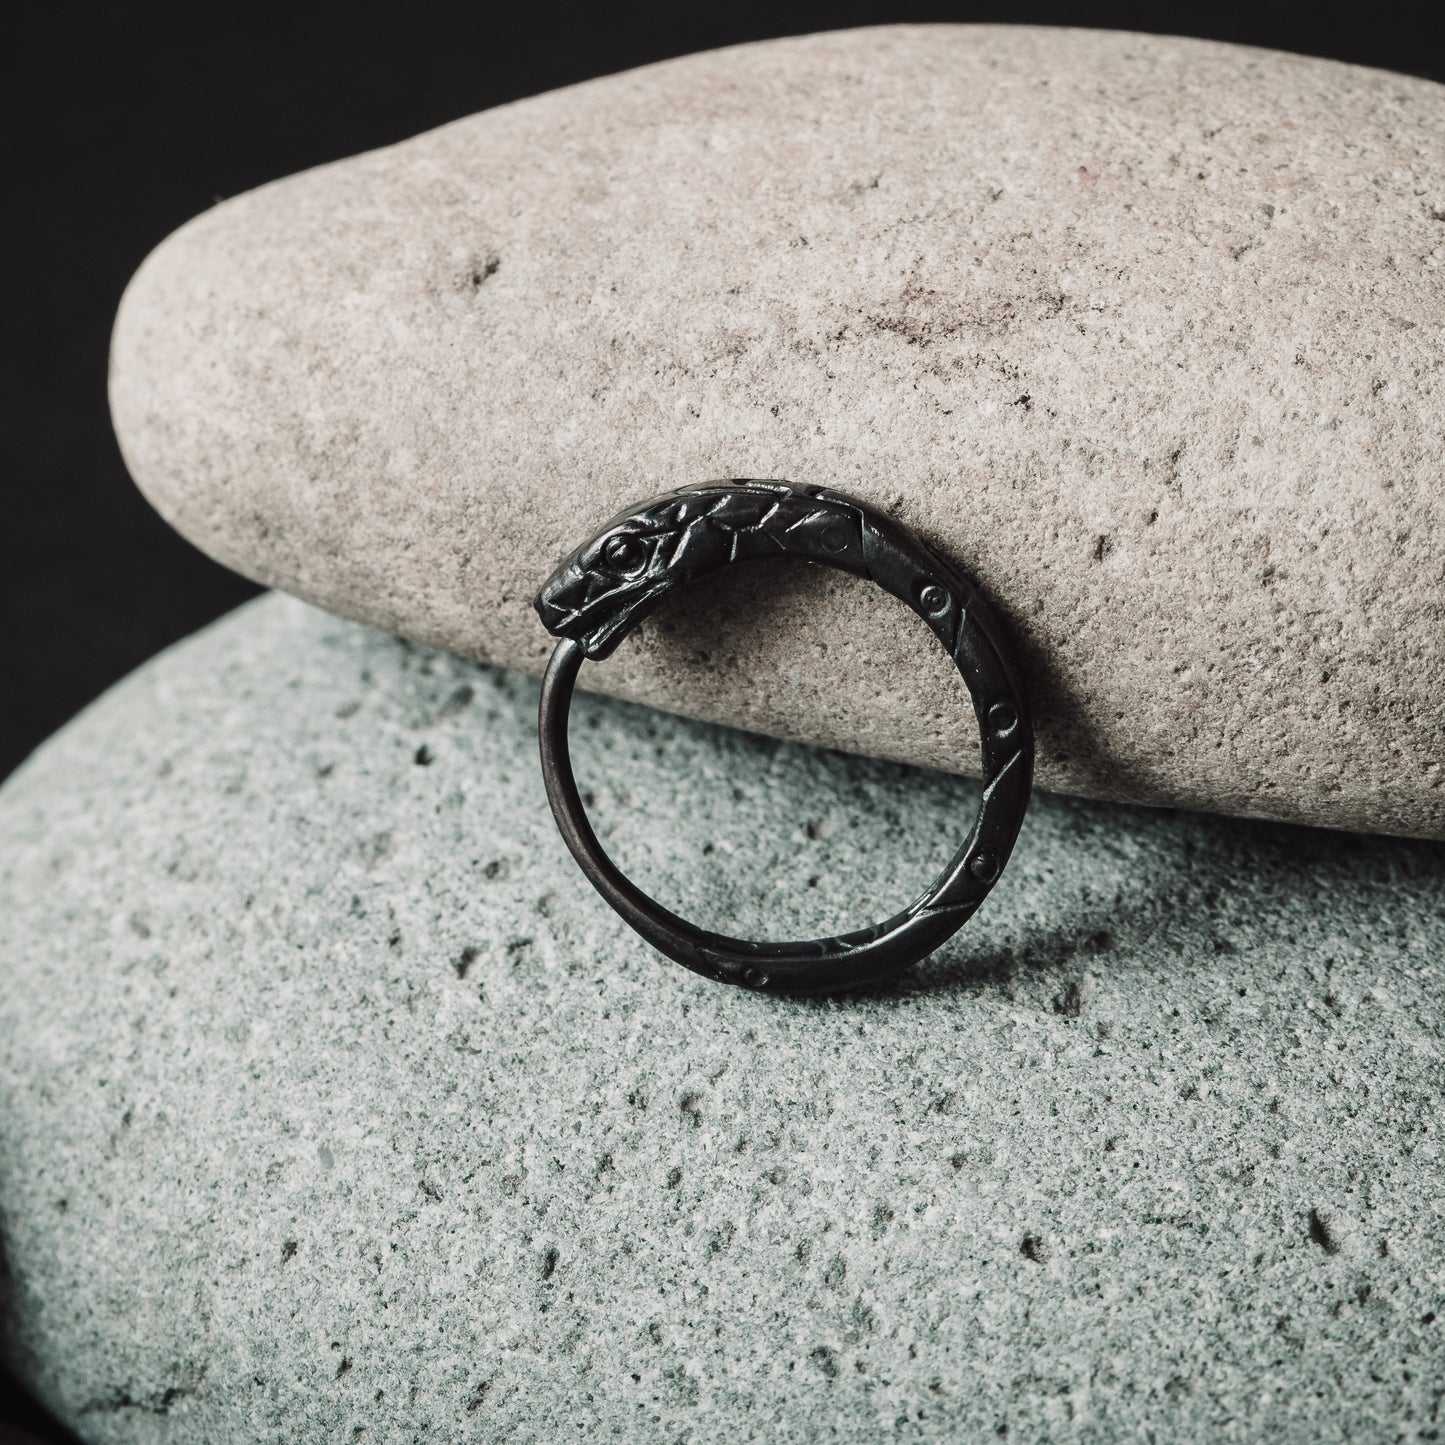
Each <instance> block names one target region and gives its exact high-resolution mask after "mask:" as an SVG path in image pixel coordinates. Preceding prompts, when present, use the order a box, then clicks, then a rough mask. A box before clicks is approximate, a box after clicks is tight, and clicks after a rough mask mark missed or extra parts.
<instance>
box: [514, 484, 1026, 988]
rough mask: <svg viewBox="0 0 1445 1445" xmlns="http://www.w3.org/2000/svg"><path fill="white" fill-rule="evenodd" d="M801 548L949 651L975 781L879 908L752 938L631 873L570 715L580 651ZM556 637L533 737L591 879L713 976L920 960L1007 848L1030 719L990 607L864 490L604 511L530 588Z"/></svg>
mask: <svg viewBox="0 0 1445 1445" xmlns="http://www.w3.org/2000/svg"><path fill="white" fill-rule="evenodd" d="M786 557H794V558H801V559H803V560H805V561H809V562H819V563H822V564H824V565H826V566H830V567H838V568H841V569H842V570H843V571H845V572H852V573H855V574H857V575H858V576H861V577H867V578H870V579H871V580H872V581H874V582H876V583H877V584H878V585H879V586H880V587H882V588H883V589H884V590H885V591H887V592H891V593H892V594H893V596H895V597H897V598H899V599H901V600H902V601H903V602H905V603H907V604H908V606H909V607H911V608H912V609H913V610H914V611H915V612H916V613H917V614H918V615H919V616H920V617H921V618H923V620H924V621H925V622H926V623H927V624H928V626H929V627H930V628H932V630H933V632H934V635H935V636H936V637H937V638H938V640H939V641H940V642H941V643H942V644H943V646H944V648H945V649H946V650H947V652H948V654H949V655H950V656H951V657H952V658H953V660H954V663H955V664H956V665H957V667H958V670H959V672H960V673H961V674H962V676H963V680H964V683H965V685H966V686H967V688H968V691H969V695H970V697H971V698H972V700H973V709H974V713H975V715H976V717H977V719H978V727H979V736H980V741H981V753H982V763H983V794H982V801H981V803H980V806H979V811H978V816H977V818H976V819H975V820H974V824H973V828H972V830H971V831H970V833H969V835H968V838H967V841H966V842H965V843H964V845H963V846H962V847H961V848H960V849H959V850H958V852H957V853H956V854H955V855H954V857H953V858H952V860H951V861H950V862H949V864H948V866H947V867H946V868H944V870H943V872H942V873H941V874H940V875H939V876H938V878H937V879H936V880H935V881H934V882H933V884H932V885H931V886H930V887H929V888H928V889H927V890H926V891H925V892H924V893H923V894H922V895H921V896H920V897H919V898H918V899H916V900H915V901H914V902H913V903H911V904H909V906H908V907H907V908H905V909H903V910H902V911H901V912H900V913H897V914H895V915H894V916H893V917H891V918H888V919H886V920H885V921H884V922H882V923H878V924H874V925H873V926H872V927H869V928H862V929H858V930H856V931H854V932H852V933H844V934H839V935H838V936H836V937H833V938H818V939H811V940H807V941H804V942H795V943H754V942H749V941H747V940H744V939H737V938H729V937H727V936H725V935H724V934H720V933H712V932H710V931H708V930H706V929H702V928H698V927H696V926H695V925H693V924H691V923H688V922H687V920H686V919H683V918H679V917H678V916H677V915H676V914H675V913H672V912H670V911H669V910H668V909H666V908H664V907H662V905H661V904H659V903H657V902H656V901H655V900H654V899H652V898H649V897H648V896H647V894H645V893H643V892H642V890H641V889H639V888H638V887H637V886H636V885H635V884H633V883H632V882H631V881H630V880H629V879H628V878H627V877H626V876H625V875H624V874H623V873H622V872H621V871H620V870H619V869H618V868H617V866H616V865H615V864H614V863H613V862H612V860H611V859H610V858H609V857H608V856H607V854H606V852H605V851H604V850H603V848H602V845H601V844H600V843H599V842H598V841H597V835H596V833H594V832H593V830H592V825H591V824H590V823H589V822H588V819H587V813H586V810H585V809H584V807H583V805H582V800H581V798H580V796H579V795H578V792H577V784H576V781H575V779H574V778H573V775H572V761H571V757H570V754H569V752H568V746H567V720H568V714H569V712H570V708H571V702H572V689H573V686H574V685H575V683H576V681H577V674H578V672H579V670H580V669H581V666H582V663H583V660H584V659H585V658H594V659H600V658H604V657H607V656H608V655H609V654H610V653H611V652H612V651H613V650H614V649H615V648H616V647H617V645H618V643H620V642H621V641H622V639H623V638H624V637H626V636H627V634H628V633H629V632H630V631H631V630H632V629H633V628H634V627H636V626H637V624H638V623H639V622H641V621H642V619H643V618H644V617H646V616H647V615H649V614H650V613H651V612H653V611H654V610H655V609H656V608H657V607H658V606H659V605H661V603H662V602H663V601H664V599H666V598H667V597H669V596H670V595H672V594H673V593H674V592H676V591H678V590H679V589H680V588H682V587H685V586H687V585H689V584H691V583H693V582H695V581H697V580H698V579H700V578H702V577H705V576H708V575H709V574H710V573H713V572H716V571H718V570H719V569H720V568H723V567H727V566H731V565H732V564H733V563H735V562H746V561H755V560H759V559H765V558H786ZM535 605H536V608H537V612H538V614H539V615H540V616H541V619H542V622H543V624H544V625H545V626H546V628H547V630H548V631H549V632H550V633H551V634H552V635H553V636H554V637H556V638H558V639H559V640H558V643H557V646H556V648H555V649H554V651H553V653H552V658H551V661H550V663H549V664H548V666H547V672H546V675H545V676H544V678H543V680H542V699H541V707H540V717H539V728H538V732H539V738H540V742H541V751H542V776H543V779H544V781H545V784H546V788H547V798H548V801H549V802H550V803H551V805H552V812H553V815H554V816H555V818H556V820H557V826H558V828H559V829H560V830H561V833H562V837H563V839H564V840H565V842H566V844H567V846H568V848H569V849H570V850H571V852H572V855H573V857H575V858H576V860H577V862H578V863H579V864H580V865H581V867H582V871H583V872H584V873H585V874H586V875H587V877H588V878H589V879H590V880H591V881H592V884H593V886H594V887H595V888H596V889H597V891H598V892H599V893H600V894H601V895H602V896H603V898H605V899H606V900H607V902H608V903H610V904H611V905H612V907H613V908H614V909H616V910H617V912H618V913H619V914H621V915H622V917H623V918H624V919H626V921H627V922H628V923H629V924H630V925H631V926H632V927H633V928H634V929H636V931H637V932H638V933H640V934H641V935H642V937H643V938H645V939H646V940H647V941H648V942H649V943H650V944H652V946H653V947H654V948H656V949H658V950H659V951H660V952H662V953H664V954H666V955H667V956H668V957H669V958H672V959H675V960H676V961H677V962H678V963H681V964H685V965H686V966H687V967H688V968H691V969H694V970H695V971H696V972H698V973H701V974H705V975H706V976H707V977H708V978H713V979H717V980H718V981H720V982H722V983H734V984H740V985H742V986H744V987H747V988H753V989H770V990H777V991H781V992H787V993H827V992H832V991H835V990H838V989H845V988H856V987H858V986H860V985H863V984H868V983H873V982H876V981H878V980H880V979H883V978H887V977H888V976H890V975H892V974H894V973H897V972H899V971H900V970H901V969H904V968H907V967H909V966H910V965H911V964H914V963H917V962H918V960H919V959H921V958H924V957H926V956H927V955H928V954H930V953H932V952H933V950H934V949H936V948H937V947H938V946H939V945H940V944H942V943H943V942H944V941H945V940H946V939H948V938H949V937H951V936H952V935H953V934H954V933H955V932H957V931H958V929H959V928H961V927H962V926H963V925H964V923H966V922H967V921H968V919H969V918H970V917H971V916H972V915H973V913H974V911H975V910H976V909H977V908H978V906H979V904H980V903H982V902H983V900H984V898H985V897H986V896H987V894H988V891H989V889H990V888H992V887H993V885H994V883H995V881H996V880H997V878H998V876H999V874H1000V873H1001V872H1002V870H1003V866H1004V864H1005V863H1006V862H1007V861H1008V856H1009V853H1010V852H1011V850H1012V849H1013V845H1014V840H1015V839H1016V838H1017V837H1018V832H1019V828H1020V826H1021V825H1022V823H1023V817H1024V810H1025V808H1026V807H1027V806H1028V798H1029V787H1030V783H1031V780H1032V775H1033V730H1032V727H1031V724H1030V721H1029V714H1028V708H1027V705H1026V702H1025V699H1024V695H1023V691H1022V689H1021V688H1020V686H1019V683H1018V679H1017V676H1016V675H1015V673H1014V670H1013V668H1012V667H1011V666H1010V664H1009V661H1008V658H1007V657H1006V655H1005V653H1004V650H1003V647H1002V646H1001V643H1000V636H999V631H998V627H997V625H996V623H995V622H994V621H993V619H992V617H991V616H990V615H989V613H988V610H987V608H986V607H985V606H984V605H983V603H982V601H981V599H980V598H979V597H978V596H977V595H976V593H975V590H974V588H973V587H972V586H971V584H970V583H968V582H967V581H966V580H965V579H964V578H963V577H962V576H961V575H960V574H959V573H958V572H957V571H956V570H955V569H954V568H953V567H951V566H949V565H948V564H947V563H946V562H944V561H943V560H941V559H940V558H938V557H937V556H935V555H934V554H933V553H932V552H931V551H929V549H928V548H927V547H925V546H924V545H923V544H922V543H921V542H920V541H918V539H917V538H915V537H913V536H912V535H911V534H909V533H908V532H907V531H905V530H904V529H903V528H902V527H900V526H899V525H898V524H897V523H896V522H893V521H891V520H890V519H889V518H888V517H886V516H884V515H883V514H882V513H880V512H878V511H875V510H874V509H873V508H872V507H869V506H868V505H867V504H866V503H863V502H860V501H858V500H857V499H856V498H853V497H849V496H845V495H844V494H842V493H840V492H834V491H830V490H827V489H824V488H818V487H798V486H793V485H792V484H790V483H787V482H762V481H726V482H704V483H700V484H698V485H695V486H690V487H683V488H681V489H680V490H678V491H675V492H669V493H667V494H666V495H665V496H661V497H654V498H653V499H652V500H650V501H647V502H643V503H640V504H639V505H637V506H635V507H631V508H629V509H628V510H627V511H625V512H623V513H621V514H619V515H618V516H616V517H614V518H613V519H612V521H610V522H609V523H608V524H607V525H606V526H605V527H603V528H602V530H601V531H599V532H598V533H597V534H596V535H595V536H594V537H592V538H590V539H589V540H588V541H587V542H585V543H584V544H583V545H582V546H580V547H579V548H577V550H576V551H574V552H573V553H571V554H570V555H569V556H568V557H567V558H566V559H565V560H564V561H563V562H562V564H561V565H560V566H559V567H558V568H557V570H556V571H555V572H554V573H553V574H552V576H551V577H550V578H548V580H547V582H546V584H545V585H544V586H543V587H542V589H541V591H540V592H539V593H538V594H537V598H536V604H535Z"/></svg>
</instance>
